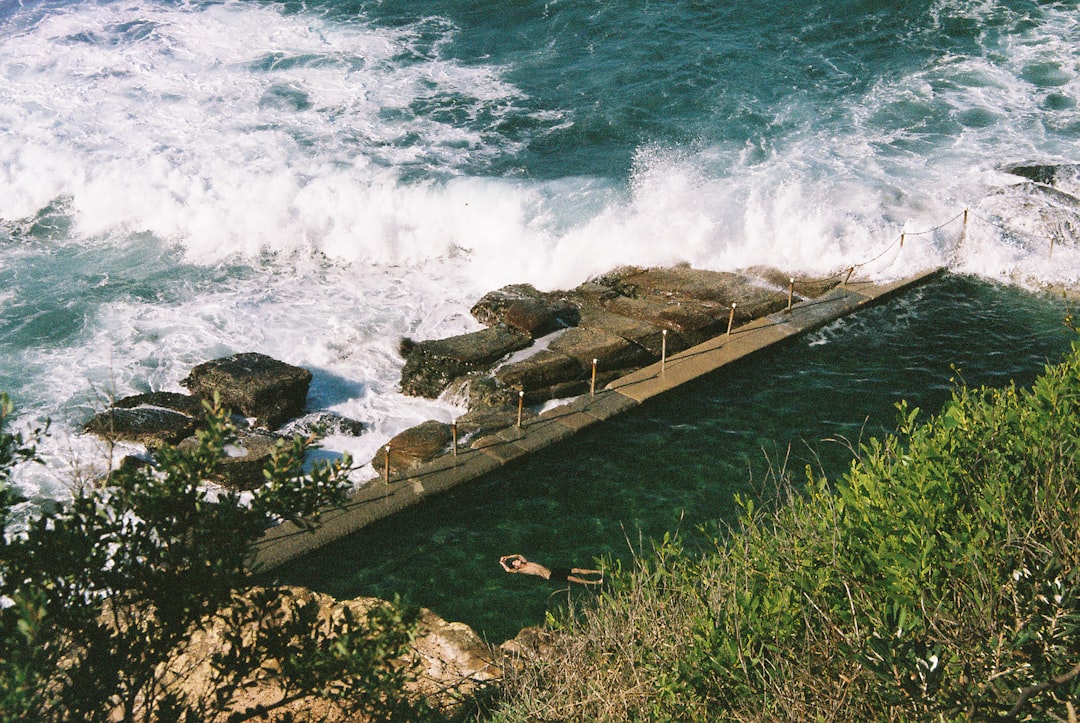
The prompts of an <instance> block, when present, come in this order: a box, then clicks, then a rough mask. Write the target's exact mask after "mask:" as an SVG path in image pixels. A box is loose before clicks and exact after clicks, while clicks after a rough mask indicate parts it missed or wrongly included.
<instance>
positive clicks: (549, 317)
mask: <svg viewBox="0 0 1080 723" xmlns="http://www.w3.org/2000/svg"><path fill="white" fill-rule="evenodd" d="M470 312H471V313H472V315H473V317H474V318H475V319H476V320H477V321H479V322H480V323H481V324H484V325H485V326H495V325H497V324H503V325H505V326H507V327H509V328H511V329H516V330H518V331H520V332H523V333H525V334H528V335H529V336H530V337H532V338H534V339H536V338H538V337H541V336H545V335H547V334H550V333H551V332H553V331H557V330H559V329H564V328H566V327H570V326H575V325H576V324H577V323H578V319H579V318H580V317H581V313H580V312H579V311H578V307H577V304H575V303H574V302H573V301H571V300H570V299H568V298H567V297H566V295H565V294H562V293H561V292H556V293H553V294H545V293H544V292H542V291H537V290H536V288H534V287H533V286H531V285H529V284H512V285H510V286H504V287H502V288H501V289H498V290H496V291H490V292H488V293H486V294H484V295H483V296H482V297H481V298H480V300H479V301H477V302H476V303H475V304H473V307H472V309H471V310H470Z"/></svg>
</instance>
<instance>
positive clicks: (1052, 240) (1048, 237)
mask: <svg viewBox="0 0 1080 723" xmlns="http://www.w3.org/2000/svg"><path fill="white" fill-rule="evenodd" d="M959 219H963V222H964V225H963V229H962V230H961V232H960V238H959V239H957V242H956V250H959V248H960V246H961V245H962V244H963V242H964V238H965V237H966V236H967V229H968V224H969V221H970V220H971V219H974V220H977V221H980V222H982V223H984V224H986V225H988V226H993V227H994V228H997V229H999V230H1000V231H1002V232H1004V233H1011V234H1015V235H1017V236H1024V237H1026V238H1028V239H1034V240H1042V241H1047V242H1048V243H1049V254H1050V255H1053V253H1054V245H1055V244H1056V243H1057V242H1058V241H1059V240H1060V239H1062V238H1063V237H1064V236H1065V234H1064V232H1061V231H1059V232H1058V233H1057V234H1038V233H1032V232H1030V231H1024V230H1023V229H1020V228H1017V227H1015V226H1012V225H1010V224H1006V223H1003V222H1001V221H999V220H997V219H993V218H989V217H986V216H982V215H980V214H977V213H975V212H974V211H972V210H971V209H969V208H965V209H963V210H962V211H960V212H959V213H957V214H956V215H955V216H953V217H952V218H950V219H948V220H947V221H944V222H942V223H940V224H938V225H937V226H934V227H932V228H928V229H924V230H922V231H902V232H900V235H899V236H898V237H897V238H895V239H894V240H893V241H892V242H891V243H889V245H887V246H885V247H884V248H883V249H882V250H881V251H880V252H879V253H878V254H877V255H876V256H874V257H873V258H870V259H867V260H865V261H862V262H860V263H857V264H852V265H851V266H848V267H846V268H845V269H843V270H841V271H837V272H834V273H831V274H827V275H825V276H820V277H812V278H809V279H806V280H805V281H806V282H809V283H821V282H825V281H829V280H832V279H835V278H839V277H844V281H843V283H845V284H846V283H847V282H848V281H850V280H851V276H852V274H853V273H854V272H855V271H856V270H858V269H861V268H863V267H865V266H869V265H870V264H873V263H875V262H876V261H879V260H880V259H882V258H883V257H884V256H886V255H887V254H888V253H889V252H890V251H892V250H893V249H894V248H896V247H897V246H899V248H903V247H904V240H905V239H906V238H907V237H908V236H926V235H929V234H933V233H937V232H938V231H940V230H942V229H943V228H946V227H947V226H950V225H952V224H953V223H955V222H956V221H957V220H959ZM1065 223H1066V224H1067V223H1068V222H1065ZM1062 225H1064V224H1059V226H1062Z"/></svg>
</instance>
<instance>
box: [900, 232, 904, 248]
mask: <svg viewBox="0 0 1080 723" xmlns="http://www.w3.org/2000/svg"><path fill="white" fill-rule="evenodd" d="M900 248H904V234H900Z"/></svg>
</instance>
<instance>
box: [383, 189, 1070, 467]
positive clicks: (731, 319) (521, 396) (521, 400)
mask: <svg viewBox="0 0 1080 723" xmlns="http://www.w3.org/2000/svg"><path fill="white" fill-rule="evenodd" d="M967 226H968V209H966V208H965V209H964V225H963V229H962V230H961V232H960V243H963V240H964V238H965V237H966V236H967ZM906 236H907V234H906V233H901V234H900V248H904V240H905V238H906ZM1054 242H1055V237H1054V236H1051V237H1050V256H1053V254H1054ZM855 268H856V267H854V266H851V267H849V268H848V270H847V274H846V275H845V276H844V284H845V285H846V284H847V283H848V282H849V281H850V280H851V275H852V274H853V273H854V272H855ZM794 300H795V279H794V278H793V277H792V278H789V279H788V295H787V308H786V309H785V311H786V312H788V313H790V312H791V309H792V306H793V304H794ZM737 307H738V303H737V302H734V301H733V302H731V312H730V313H729V314H728V325H727V334H726V336H731V331H732V329H733V328H734V326H735V309H736V308H737ZM660 334H661V341H660V374H661V375H663V374H664V371H665V369H666V366H667V334H668V330H667V329H663V330H662V331H661V332H660ZM598 363H599V360H598V359H593V360H592V377H591V379H590V381H589V396H590V397H592V396H596V365H597V364H598ZM524 407H525V392H524V391H518V409H517V425H516V426H517V428H518V429H520V428H521V422H522V414H523V412H524ZM450 434H451V437H452V438H453V446H452V449H453V455H454V456H455V457H457V454H458V432H457V422H456V421H455V422H452V423H451V424H450ZM383 476H384V479H385V481H386V482H387V483H389V482H390V443H389V442H387V444H386V465H385V469H384V474H383Z"/></svg>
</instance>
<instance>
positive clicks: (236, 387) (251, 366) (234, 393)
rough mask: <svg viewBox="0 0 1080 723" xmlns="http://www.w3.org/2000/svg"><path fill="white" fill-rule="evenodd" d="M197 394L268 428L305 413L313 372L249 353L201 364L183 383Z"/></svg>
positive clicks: (273, 427)
mask: <svg viewBox="0 0 1080 723" xmlns="http://www.w3.org/2000/svg"><path fill="white" fill-rule="evenodd" d="M180 384H182V385H183V386H184V387H186V388H187V389H189V390H191V393H192V394H194V395H195V396H197V397H199V398H201V399H206V400H212V399H213V398H214V395H215V394H216V395H219V396H220V398H221V401H222V403H223V404H224V405H225V406H226V407H229V408H231V409H233V410H234V411H236V412H238V413H240V414H243V415H244V416H247V417H254V418H255V423H256V424H258V425H260V426H263V427H266V428H267V429H276V428H278V427H280V426H281V425H282V424H284V423H285V422H287V421H288V420H289V419H292V418H293V417H298V416H300V415H301V414H303V412H304V407H305V404H306V403H307V393H308V387H309V386H310V384H311V372H309V371H308V370H307V369H303V368H301V367H296V366H292V365H291V364H286V363H285V362H281V361H278V360H276V359H273V358H271V357H268V356H266V355H264V354H258V353H255V352H248V353H244V354H234V355H232V356H228V357H223V358H221V359H214V360H212V361H208V362H205V363H203V364H199V365H198V366H197V367H195V368H194V369H192V370H191V373H190V374H189V375H188V377H187V378H186V379H184V380H183V381H181V382H180Z"/></svg>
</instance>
